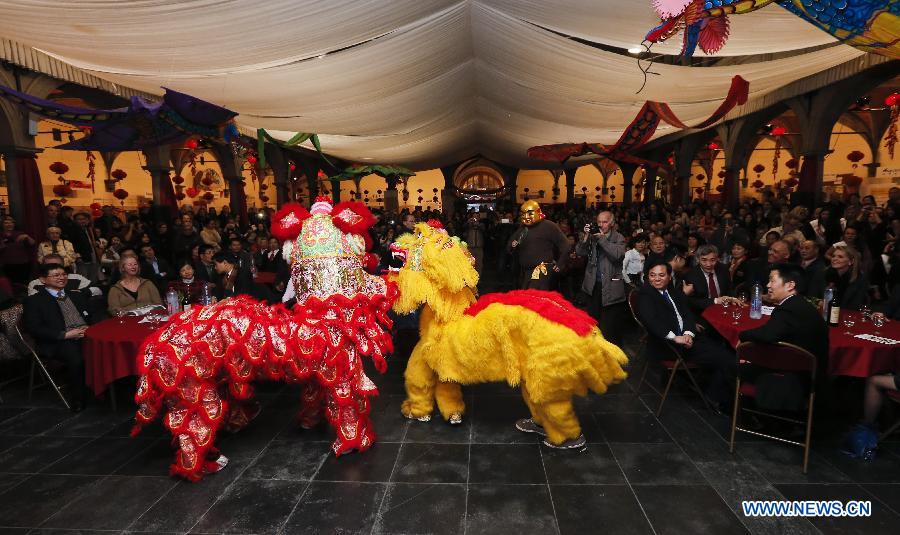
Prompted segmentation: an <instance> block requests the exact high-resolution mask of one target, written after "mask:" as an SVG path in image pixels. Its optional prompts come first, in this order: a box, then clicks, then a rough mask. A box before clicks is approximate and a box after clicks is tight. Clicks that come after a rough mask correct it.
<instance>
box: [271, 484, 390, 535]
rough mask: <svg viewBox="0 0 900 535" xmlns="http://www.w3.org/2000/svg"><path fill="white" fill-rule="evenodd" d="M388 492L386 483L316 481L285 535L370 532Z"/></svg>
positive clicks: (304, 496)
mask: <svg viewBox="0 0 900 535" xmlns="http://www.w3.org/2000/svg"><path fill="white" fill-rule="evenodd" d="M386 491H387V484H385V483H326V482H313V483H312V484H311V485H310V486H309V488H308V489H307V490H306V492H305V493H304V494H303V498H302V500H301V501H300V503H299V504H298V505H297V508H296V509H295V510H294V513H293V514H292V515H291V516H290V518H288V520H287V523H286V524H285V526H284V529H283V532H284V533H288V534H292V535H293V534H297V535H300V534H309V535H318V534H320V533H369V532H371V530H372V526H373V525H374V523H375V518H376V515H377V514H378V508H379V507H380V506H381V502H382V500H383V499H384V495H385V492H386Z"/></svg>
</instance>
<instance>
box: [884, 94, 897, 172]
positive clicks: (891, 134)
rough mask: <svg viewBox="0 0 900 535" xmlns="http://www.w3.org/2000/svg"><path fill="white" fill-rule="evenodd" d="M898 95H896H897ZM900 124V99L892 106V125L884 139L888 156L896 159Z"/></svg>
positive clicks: (895, 100)
mask: <svg viewBox="0 0 900 535" xmlns="http://www.w3.org/2000/svg"><path fill="white" fill-rule="evenodd" d="M895 95H896V93H895ZM898 122H900V97H898V99H894V104H893V105H892V106H891V125H890V126H889V127H888V132H887V135H886V136H885V137H884V146H885V147H887V150H888V154H890V155H891V159H892V160H893V159H894V147H895V146H896V145H897V139H898V137H900V136H898V135H897V123H898Z"/></svg>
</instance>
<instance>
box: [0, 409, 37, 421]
mask: <svg viewBox="0 0 900 535" xmlns="http://www.w3.org/2000/svg"><path fill="white" fill-rule="evenodd" d="M30 410H31V407H7V406H0V424H2V423H3V422H5V421H7V420H9V419H11V418H15V417H17V416H21V415H22V414H24V413H26V412H28V411H30Z"/></svg>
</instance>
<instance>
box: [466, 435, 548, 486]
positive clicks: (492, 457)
mask: <svg viewBox="0 0 900 535" xmlns="http://www.w3.org/2000/svg"><path fill="white" fill-rule="evenodd" d="M469 482H470V483H494V484H502V485H508V484H541V483H546V482H547V477H546V476H545V474H544V466H543V462H542V461H541V451H540V449H539V447H538V445H537V444H472V450H471V457H470V460H469Z"/></svg>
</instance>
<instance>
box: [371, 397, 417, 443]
mask: <svg viewBox="0 0 900 535" xmlns="http://www.w3.org/2000/svg"><path fill="white" fill-rule="evenodd" d="M404 399H406V396H405V395H388V394H387V393H386V392H384V393H382V394H381V395H380V396H378V397H377V398H375V399H374V400H373V402H372V412H371V418H372V429H374V430H375V435H376V437H377V438H376V440H377V441H381V442H400V441H401V440H403V437H404V436H405V435H406V429H407V427H408V426H409V425H410V421H409V419H407V418H406V417H404V416H403V414H402V413H401V412H400V405H401V404H402V403H403V400H404Z"/></svg>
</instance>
